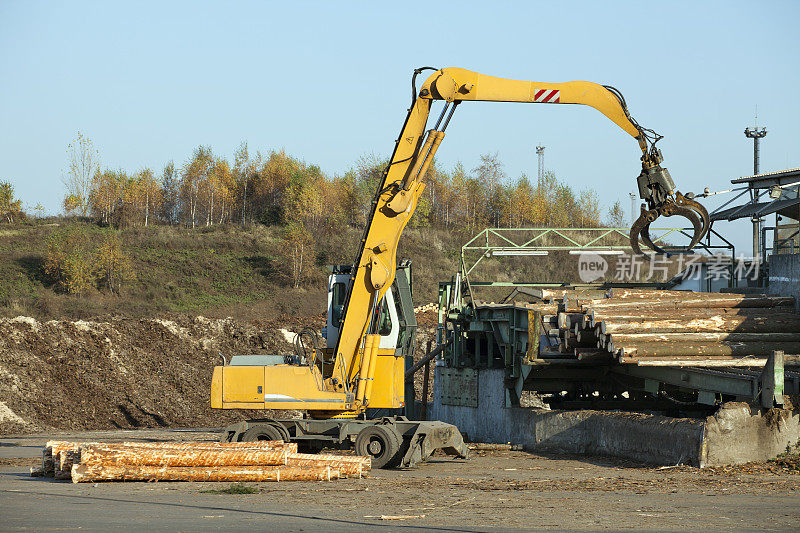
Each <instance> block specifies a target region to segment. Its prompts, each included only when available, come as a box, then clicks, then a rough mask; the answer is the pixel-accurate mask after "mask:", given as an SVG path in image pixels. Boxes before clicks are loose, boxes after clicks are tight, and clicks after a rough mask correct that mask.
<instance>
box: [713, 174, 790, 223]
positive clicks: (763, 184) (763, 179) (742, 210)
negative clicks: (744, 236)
mask: <svg viewBox="0 0 800 533" xmlns="http://www.w3.org/2000/svg"><path fill="white" fill-rule="evenodd" d="M731 183H733V184H734V185H745V187H742V188H741V191H742V192H740V193H739V194H738V195H736V196H735V197H734V198H732V199H730V200H728V201H727V202H725V203H724V204H722V205H721V206H719V207H718V208H717V209H715V210H714V211H713V212H712V213H711V220H712V221H717V220H727V221H731V220H737V219H739V218H745V217H749V218H752V217H758V218H760V217H763V216H765V215H769V214H772V213H775V212H778V211H782V210H784V209H788V208H790V207H793V206H795V205H798V204H800V194H798V190H800V167H798V168H790V169H786V170H778V171H776V172H765V173H762V174H755V175H753V176H744V177H741V178H737V179H733V180H731ZM795 186H796V189H795V190H792V189H787V188H788V187H795ZM773 187H781V188H784V189H783V193H784V194H785V193H787V192H790V191H791V192H794V193H795V195H794V198H776V199H771V200H770V201H769V202H760V201H759V199H760V198H761V197H762V196H764V195H765V194H767V193H768V192H769V191H770V190H771V189H772V188H773ZM734 190H738V189H734ZM748 192H749V193H750V201H749V202H747V203H744V204H742V205H739V206H736V207H730V208H728V209H723V208H724V207H726V206H727V205H730V204H731V203H733V202H734V201H735V200H737V199H738V198H741V197H742V196H744V195H745V194H747V193H748ZM790 194H791V193H790Z"/></svg>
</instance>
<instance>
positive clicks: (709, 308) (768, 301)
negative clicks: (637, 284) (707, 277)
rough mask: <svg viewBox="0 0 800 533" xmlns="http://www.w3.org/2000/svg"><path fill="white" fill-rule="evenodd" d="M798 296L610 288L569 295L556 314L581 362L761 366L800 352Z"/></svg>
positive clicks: (567, 349)
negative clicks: (592, 294)
mask: <svg viewBox="0 0 800 533" xmlns="http://www.w3.org/2000/svg"><path fill="white" fill-rule="evenodd" d="M794 306H795V300H794V298H793V297H783V296H769V295H766V294H731V293H695V292H688V291H666V290H645V289H611V290H609V291H608V292H607V293H605V294H602V295H599V297H570V296H569V295H565V296H564V297H563V300H562V302H561V304H560V306H559V312H558V315H557V317H556V319H555V321H556V323H557V326H558V338H559V341H558V342H559V346H558V348H559V352H560V353H561V354H562V355H561V356H562V357H565V354H566V357H574V358H576V359H578V360H601V361H602V360H609V361H611V360H615V361H617V362H620V363H634V364H640V365H642V364H644V365H683V364H691V365H700V364H702V365H703V366H731V365H738V366H763V364H764V362H765V360H766V358H767V357H768V356H769V355H771V354H772V353H773V352H774V351H782V352H784V354H786V359H785V360H787V361H792V360H796V359H798V357H800V356H799V354H800V315H798V314H797V313H795V312H794Z"/></svg>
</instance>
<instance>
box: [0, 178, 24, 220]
mask: <svg viewBox="0 0 800 533" xmlns="http://www.w3.org/2000/svg"><path fill="white" fill-rule="evenodd" d="M24 217H25V215H24V214H23V212H22V200H17V199H14V186H13V185H12V184H11V183H10V182H8V181H0V220H2V221H3V222H8V223H11V224H13V223H14V219H16V220H20V219H22V218H24Z"/></svg>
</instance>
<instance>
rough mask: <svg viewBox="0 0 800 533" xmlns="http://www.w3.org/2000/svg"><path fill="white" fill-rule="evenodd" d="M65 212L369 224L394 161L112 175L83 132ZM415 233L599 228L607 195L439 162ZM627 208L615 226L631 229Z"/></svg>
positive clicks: (207, 164)
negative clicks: (342, 167) (340, 168)
mask: <svg viewBox="0 0 800 533" xmlns="http://www.w3.org/2000/svg"><path fill="white" fill-rule="evenodd" d="M68 161H69V171H68V174H67V177H66V179H65V185H66V188H67V193H66V195H65V197H64V202H63V207H64V210H65V212H66V213H67V214H75V215H80V216H84V217H92V218H94V219H95V220H97V221H98V222H101V223H103V224H108V225H112V226H115V227H125V226H148V225H150V224H153V223H158V224H182V225H184V226H186V227H191V228H196V227H199V226H213V225H216V224H226V223H241V224H250V223H261V224H267V225H283V226H289V225H293V226H297V225H299V226H301V227H302V228H303V229H305V230H309V231H318V230H321V229H335V228H337V227H341V226H342V225H346V224H349V225H354V226H363V225H364V224H365V223H366V218H367V216H368V214H369V206H370V202H371V200H372V198H373V196H374V193H375V189H376V188H377V185H378V181H379V180H380V179H381V177H382V174H383V171H384V170H385V168H386V165H387V162H388V161H387V160H384V159H381V158H379V157H376V156H374V155H369V156H364V157H362V158H361V159H360V160H359V161H357V162H356V163H355V164H354V165H353V167H352V168H351V169H349V170H348V171H347V172H345V173H344V174H341V175H338V174H336V175H330V174H326V173H325V172H323V171H322V169H320V167H319V166H317V165H314V164H310V163H307V162H305V161H302V160H300V159H298V158H295V157H292V156H291V155H289V154H287V153H286V152H285V151H284V150H273V151H270V152H267V153H262V152H260V151H257V152H255V153H251V151H250V150H249V148H248V145H247V143H242V144H241V145H240V146H239V147H238V149H237V150H236V151H235V153H234V154H233V157H232V158H231V159H228V158H226V157H224V156H222V155H219V154H216V153H214V151H213V150H212V148H211V147H209V146H198V147H197V148H196V149H195V150H194V152H193V153H192V154H191V156H189V157H188V158H187V159H186V161H184V162H183V163H182V164H180V165H176V164H175V163H174V162H172V161H170V162H169V163H167V164H166V165H165V166H164V168H163V169H161V170H160V171H159V172H155V171H153V170H152V169H149V168H144V169H140V170H138V171H135V172H128V171H125V170H121V169H109V168H102V167H101V164H100V157H99V154H98V152H97V150H96V149H95V148H94V145H93V143H92V141H91V140H90V139H88V138H86V137H84V136H83V135H81V134H79V135H78V137H77V139H76V140H75V141H74V142H73V143H71V144H70V146H69V148H68ZM426 184H427V187H426V189H425V192H424V194H423V197H422V198H421V199H420V202H419V205H418V208H417V212H416V214H415V216H414V219H413V220H412V222H411V225H412V227H434V228H452V227H463V228H469V229H477V228H482V227H486V226H494V227H526V226H552V227H596V226H599V225H601V224H602V223H603V220H602V219H603V213H602V209H601V207H600V204H599V201H598V198H597V194H596V193H595V192H594V191H592V190H589V189H587V190H582V191H576V190H574V189H573V188H572V187H571V186H570V185H569V184H567V183H564V182H561V181H559V180H558V179H557V177H556V176H555V174H554V173H552V172H550V171H546V172H545V174H544V176H543V177H542V179H540V180H536V182H535V183H534V182H532V180H530V179H529V178H528V177H527V176H526V175H525V174H522V175H521V176H519V177H518V178H516V179H509V177H508V176H507V175H506V173H505V172H504V170H503V164H502V162H501V161H500V160H499V158H498V156H497V154H486V155H483V156H481V158H480V163H479V165H477V166H476V167H475V168H473V169H471V170H468V169H467V168H465V167H464V165H463V164H461V163H457V164H456V165H454V166H453V167H452V168H450V169H445V168H441V167H440V166H439V165H437V164H436V162H434V164H433V165H432V166H431V168H430V170H429V172H428V175H427V178H426ZM623 219H624V217H623V215H622V209H621V207H620V206H619V204H618V203H617V204H616V205H615V206H612V208H611V210H610V211H609V213H608V217H607V219H606V221H605V222H606V223H611V224H612V225H621V224H622V222H624V220H623Z"/></svg>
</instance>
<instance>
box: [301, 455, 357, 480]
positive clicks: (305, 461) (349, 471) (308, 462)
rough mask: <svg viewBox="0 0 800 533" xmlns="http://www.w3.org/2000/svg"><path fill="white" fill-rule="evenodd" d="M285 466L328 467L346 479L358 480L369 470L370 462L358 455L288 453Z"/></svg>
mask: <svg viewBox="0 0 800 533" xmlns="http://www.w3.org/2000/svg"><path fill="white" fill-rule="evenodd" d="M286 465H287V466H297V467H303V468H308V467H317V466H329V467H331V468H332V469H334V470H338V471H339V472H340V473H341V474H343V475H346V476H347V477H357V478H360V477H361V476H362V475H363V474H364V472H368V471H369V470H370V468H371V467H372V461H371V459H370V458H369V457H361V456H358V455H356V456H352V455H351V456H347V455H330V454H313V453H290V454H289V455H288V457H287V458H286Z"/></svg>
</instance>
